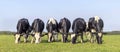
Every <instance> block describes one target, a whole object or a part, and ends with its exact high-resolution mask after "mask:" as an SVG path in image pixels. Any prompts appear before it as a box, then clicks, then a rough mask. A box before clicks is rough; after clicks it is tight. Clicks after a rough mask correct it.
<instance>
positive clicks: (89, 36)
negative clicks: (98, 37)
mask: <svg viewBox="0 0 120 52" xmlns="http://www.w3.org/2000/svg"><path fill="white" fill-rule="evenodd" d="M86 38H87V40H88V41H90V39H91V34H90V32H86Z"/></svg>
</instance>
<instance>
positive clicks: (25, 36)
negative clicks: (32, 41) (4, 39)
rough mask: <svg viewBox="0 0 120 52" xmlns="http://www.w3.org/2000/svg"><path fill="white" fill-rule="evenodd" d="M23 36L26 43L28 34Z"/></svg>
mask: <svg viewBox="0 0 120 52" xmlns="http://www.w3.org/2000/svg"><path fill="white" fill-rule="evenodd" d="M23 36H24V42H25V43H26V42H27V39H28V34H24V35H23Z"/></svg>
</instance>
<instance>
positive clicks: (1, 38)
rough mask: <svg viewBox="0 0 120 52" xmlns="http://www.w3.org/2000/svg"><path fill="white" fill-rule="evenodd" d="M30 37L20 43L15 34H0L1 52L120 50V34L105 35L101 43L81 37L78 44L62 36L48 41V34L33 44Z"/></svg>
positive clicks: (105, 51)
mask: <svg viewBox="0 0 120 52" xmlns="http://www.w3.org/2000/svg"><path fill="white" fill-rule="evenodd" d="M59 36H60V35H59ZM30 39H31V38H29V41H28V43H24V42H23V38H22V39H21V43H20V44H15V43H14V40H15V39H14V36H13V35H5V34H0V52H120V35H104V37H103V40H104V41H103V44H101V45H98V44H97V43H90V42H85V43H80V41H79V38H78V43H77V44H71V42H67V43H62V42H61V41H60V39H61V37H59V41H58V42H52V43H48V42H47V36H44V37H42V42H41V43H40V44H35V43H33V44H31V43H30ZM69 40H70V37H69ZM84 40H86V39H84Z"/></svg>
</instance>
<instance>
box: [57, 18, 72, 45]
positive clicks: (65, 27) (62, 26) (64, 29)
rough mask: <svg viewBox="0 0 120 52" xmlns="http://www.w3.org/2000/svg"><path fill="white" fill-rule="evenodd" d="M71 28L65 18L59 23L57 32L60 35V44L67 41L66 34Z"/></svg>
mask: <svg viewBox="0 0 120 52" xmlns="http://www.w3.org/2000/svg"><path fill="white" fill-rule="evenodd" d="M70 27H71V22H70V21H69V20H68V19H67V18H63V19H61V20H60V22H59V32H60V33H62V42H64V43H65V42H67V41H68V39H67V38H68V33H69V29H70Z"/></svg>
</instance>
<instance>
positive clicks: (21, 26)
mask: <svg viewBox="0 0 120 52" xmlns="http://www.w3.org/2000/svg"><path fill="white" fill-rule="evenodd" d="M16 29H17V33H16V34H15V38H16V39H15V43H19V42H20V37H21V36H24V42H27V38H28V35H29V32H30V25H29V21H28V19H26V18H22V19H20V20H19V21H18V23H17V27H16Z"/></svg>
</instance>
